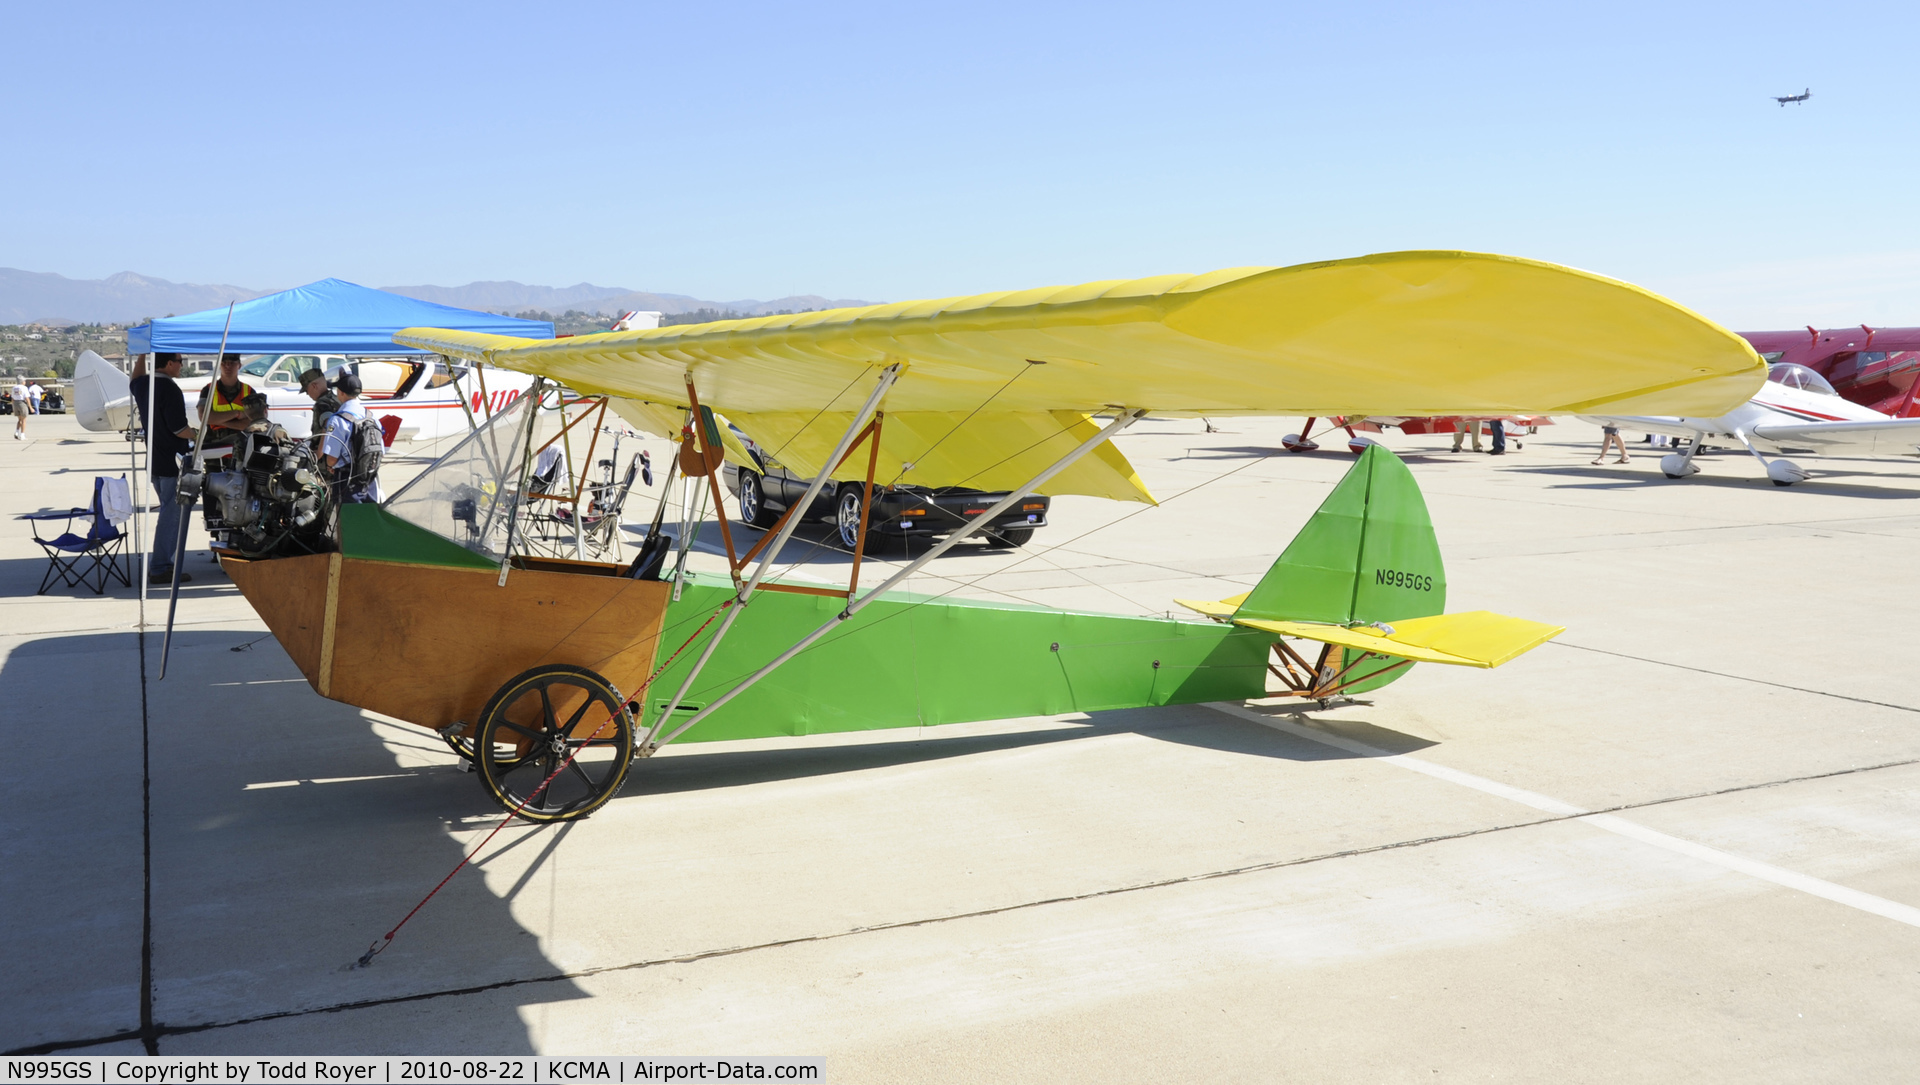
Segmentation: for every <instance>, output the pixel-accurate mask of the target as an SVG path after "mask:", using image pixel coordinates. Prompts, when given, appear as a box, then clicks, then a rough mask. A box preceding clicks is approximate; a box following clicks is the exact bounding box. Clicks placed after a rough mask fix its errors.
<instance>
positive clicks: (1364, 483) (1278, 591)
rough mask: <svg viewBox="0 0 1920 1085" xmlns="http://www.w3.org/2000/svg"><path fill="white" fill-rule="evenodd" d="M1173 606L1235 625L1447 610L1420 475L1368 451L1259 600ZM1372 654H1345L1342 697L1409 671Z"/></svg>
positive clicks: (1335, 621) (1349, 621)
mask: <svg viewBox="0 0 1920 1085" xmlns="http://www.w3.org/2000/svg"><path fill="white" fill-rule="evenodd" d="M1176 601H1177V602H1179V603H1181V604H1182V605H1184V606H1186V607H1188V608H1190V609H1193V610H1198V611H1200V612H1201V613H1203V614H1207V615H1208V616H1210V617H1215V618H1221V619H1224V620H1228V621H1233V622H1236V623H1255V622H1282V623H1290V622H1306V623H1312V624H1314V625H1319V626H1327V627H1347V626H1352V625H1355V624H1356V623H1374V622H1380V623H1384V622H1395V621H1401V620H1404V619H1408V618H1426V617H1431V616H1434V615H1437V614H1440V613H1441V612H1442V611H1444V610H1446V606H1447V572H1446V567H1445V564H1444V563H1443V562H1442V561H1441V559H1440V543H1439V541H1438V540H1437V539H1435V538H1434V534H1433V521H1432V520H1431V519H1429V518H1428V516H1427V501H1426V498H1425V497H1423V496H1421V493H1420V485H1419V483H1417V482H1415V481H1414V479H1413V472H1411V471H1409V470H1407V465H1406V464H1404V463H1402V462H1401V461H1400V458H1399V457H1398V456H1395V455H1394V454H1393V453H1392V452H1389V451H1388V450H1387V449H1386V448H1385V447H1383V446H1381V445H1371V446H1369V447H1368V448H1367V449H1366V451H1364V452H1362V453H1361V454H1360V459H1359V460H1357V461H1356V462H1355V463H1354V465H1353V466H1352V467H1351V468H1349V469H1348V470H1347V475H1346V477H1345V478H1343V479H1341V480H1340V484H1339V485H1337V486H1335V487H1334V488H1333V492H1332V493H1330V494H1328V495H1327V497H1326V500H1324V501H1322V502H1321V503H1320V507H1319V508H1318V509H1316V510H1314V514H1313V516H1312V517H1311V518H1310V519H1308V520H1307V523H1306V526H1305V527H1302V528H1301V529H1300V533H1299V534H1297V535H1295V536H1294V537H1293V541H1292V542H1291V543H1288V544H1287V548H1286V549H1285V550H1284V551H1282V552H1281V554H1280V557H1279V558H1278V559H1277V560H1276V561H1274V563H1273V566H1272V567H1271V568H1269V569H1268V570H1267V575H1265V576H1263V577H1261V578H1260V582H1259V583H1258V584H1255V585H1254V586H1253V590H1252V591H1249V592H1247V593H1246V594H1244V595H1239V596H1234V597H1233V598H1230V599H1222V600H1220V601H1219V602H1217V603H1211V602H1209V603H1199V602H1193V601H1189V600H1185V599H1181V600H1176ZM1255 627H1256V628H1258V626H1255ZM1365 651H1366V650H1365V649H1363V648H1357V647H1351V646H1343V647H1342V655H1341V660H1340V664H1339V666H1340V667H1341V669H1342V670H1347V677H1348V678H1351V679H1353V680H1354V681H1353V682H1352V683H1351V684H1349V685H1348V686H1346V687H1345V690H1344V692H1347V693H1364V692H1366V691H1368V690H1372V689H1378V688H1379V687H1381V686H1384V685H1386V684H1388V683H1389V682H1393V681H1395V680H1396V679H1398V678H1400V677H1401V676H1402V675H1404V674H1406V673H1407V671H1408V670H1409V669H1410V668H1408V667H1406V666H1402V665H1399V660H1397V659H1390V658H1382V657H1380V656H1377V655H1376V656H1374V657H1372V658H1368V659H1362V657H1363V655H1364V654H1365ZM1348 668H1351V670H1348ZM1374 672H1385V673H1383V674H1380V675H1379V676H1378V677H1370V676H1371V675H1373V674H1374Z"/></svg>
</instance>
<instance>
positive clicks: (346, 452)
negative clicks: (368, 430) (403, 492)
mask: <svg viewBox="0 0 1920 1085" xmlns="http://www.w3.org/2000/svg"><path fill="white" fill-rule="evenodd" d="M333 390H334V391H335V392H336V393H338V394H339V396H340V408H339V409H338V410H336V411H334V412H333V413H332V414H330V415H328V416H327V432H326V436H325V437H323V438H322V439H321V443H320V455H321V457H322V458H324V459H325V460H326V461H327V468H328V470H329V471H331V472H332V475H333V485H334V495H335V497H336V498H337V499H338V500H339V501H341V502H342V503H345V504H355V503H359V502H364V501H379V500H380V484H379V480H378V479H369V480H368V482H367V485H366V488H365V489H362V490H349V489H348V488H347V479H348V478H349V477H350V476H351V474H352V472H353V430H354V427H355V426H358V425H359V424H360V423H361V421H362V420H364V419H365V418H366V417H367V408H366V407H365V406H364V405H362V404H361V402H360V378H359V377H357V376H355V375H354V373H353V371H352V370H350V369H347V370H341V372H340V375H339V376H337V377H335V378H334V379H333Z"/></svg>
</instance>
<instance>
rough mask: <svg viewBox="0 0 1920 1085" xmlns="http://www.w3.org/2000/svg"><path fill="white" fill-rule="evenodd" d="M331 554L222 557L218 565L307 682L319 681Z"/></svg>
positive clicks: (316, 684)
mask: <svg viewBox="0 0 1920 1085" xmlns="http://www.w3.org/2000/svg"><path fill="white" fill-rule="evenodd" d="M332 559H333V555H331V554H309V555H306V556H304V557H297V558H280V559H278V560H276V561H247V560H245V559H242V558H236V557H229V556H223V557H222V558H221V560H220V566H221V568H222V569H224V570H226V573H227V576H228V577H230V578H231V579H232V580H233V583H234V585H235V586H236V587H238V588H239V589H240V594H242V595H244V596H246V597H247V602H249V603H252V604H253V609H254V610H255V611H257V612H258V613H259V615H260V618H261V620H262V621H265V622H266V623H267V628H268V629H270V630H272V631H273V638H274V639H275V640H277V641H279V642H280V647H282V648H284V649H286V651H287V655H288V657H290V658H291V659H292V660H293V665H294V666H296V667H298V668H300V673H301V674H303V675H305V676H306V679H307V684H308V685H311V686H313V687H314V688H315V689H318V688H319V686H320V652H321V648H322V645H323V642H324V640H325V635H326V628H325V627H326V619H327V568H328V564H329V563H330V562H331V561H332Z"/></svg>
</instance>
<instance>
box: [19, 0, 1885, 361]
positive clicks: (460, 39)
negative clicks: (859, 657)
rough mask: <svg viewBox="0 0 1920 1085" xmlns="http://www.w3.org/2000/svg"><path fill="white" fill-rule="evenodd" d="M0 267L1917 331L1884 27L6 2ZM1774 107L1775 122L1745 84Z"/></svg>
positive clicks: (1523, 17) (270, 283) (1671, 14)
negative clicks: (1114, 296)
mask: <svg viewBox="0 0 1920 1085" xmlns="http://www.w3.org/2000/svg"><path fill="white" fill-rule="evenodd" d="M8 24H9V31H10V37H13V38H14V39H15V40H16V41H19V42H32V43H34V47H33V48H30V49H16V50H12V51H11V53H12V63H11V64H10V66H9V67H8V68H7V69H5V70H4V72H0V100H4V103H5V107H6V108H5V110H4V114H0V115H3V116H4V117H5V123H6V128H7V132H6V136H7V140H8V143H9V144H10V145H12V146H14V147H19V148H27V149H30V150H28V151H27V153H25V154H24V155H15V156H9V158H10V159H11V161H10V162H9V163H8V164H7V165H6V167H5V168H4V170H0V265H5V266H12V267H20V268H26V269H29V270H35V271H56V272H59V273H61V274H63V275H68V276H71V277H75V278H99V277H102V276H105V275H108V274H111V273H113V272H116V271H120V270H135V271H139V272H142V273H145V274H150V275H156V276H160V277H162V278H168V279H173V280H176V281H190V282H230V283H237V284H240V285H245V286H253V287H259V288H267V287H282V286H291V285H294V284H297V283H301V282H307V281H310V280H313V279H318V278H321V277H324V276H327V275H337V276H339V277H341V278H345V279H350V280H354V281H357V282H362V283H367V284H370V285H387V284H414V283H437V284H442V285H455V284H459V283H464V282H468V281H472V280H476V279H516V280H519V281H521V282H528V283H543V284H548V285H567V284H571V283H575V282H580V281H588V282H594V283H599V284H603V285H619V286H626V287H631V288H635V289H646V290H660V291H670V292H675V293H684V294H693V295H697V296H700V297H706V298H716V299H735V298H746V297H757V298H768V297H777V296H782V295H786V294H794V293H812V294H822V295H826V296H829V297H850V298H866V299H874V300H898V299H903V298H914V297H936V296H942V295H948V294H963V293H973V292H978V291H985V290H998V289H1013V288H1024V287H1029V286H1039V285H1045V284H1052V283H1070V282H1078V281H1083V280H1089V279H1103V278H1119V277H1127V276H1135V275H1147V274H1159V273H1164V272H1172V271H1204V270H1208V269H1212V268H1216V267H1228V266H1237V265H1247V264H1289V263H1297V262H1302V261H1307V260H1316V259H1325V258H1331V257H1341V256H1351V255H1357V254H1360V253H1365V252H1377V251H1383V250H1391V249H1407V248H1463V249H1477V250H1486V251H1495V252H1508V253H1514V254H1518V255H1524V256H1530V257H1534V258H1538V259H1543V260H1552V261H1556V262H1560V263H1566V264H1572V265H1575V266H1578V267H1584V268H1588V269H1591V270H1594V271H1599V272H1602V273H1604V274H1609V275H1614V276H1617V277H1620V278H1624V279H1628V280H1631V281H1635V282H1639V283H1641V284H1643V285H1646V286H1648V287H1650V288H1653V289H1656V290H1660V291H1662V292H1664V293H1667V294H1669V295H1670V296H1672V297H1674V298H1676V300H1679V301H1681V302H1683V303H1686V304H1690V305H1693V306H1694V307H1695V308H1698V309H1700V310H1701V311H1703V312H1705V313H1706V314H1707V315H1709V316H1712V317H1715V318H1717V319H1720V320H1722V321H1725V322H1727V323H1729V324H1733V325H1735V326H1738V327H1747V328H1756V327H1769V326H1777V327H1791V326H1796V325H1799V324H1803V323H1807V322H1814V323H1822V324H1830V323H1853V322H1857V321H1861V320H1866V321H1869V322H1879V323H1904V324H1920V201H1916V199H1915V198H1914V197H1915V188H1916V186H1915V184H1914V181H1913V178H1914V177H1915V176H1916V172H1915V170H1916V166H1920V140H1917V139H1916V138H1915V136H1916V132H1915V128H1916V117H1920V79H1916V78H1915V77H1914V76H1913V75H1912V74H1911V73H1910V71H1909V70H1908V69H1909V68H1910V67H1911V56H1910V55H1909V54H1910V53H1911V50H1910V49H1909V48H1908V43H1910V42H1912V41H1913V40H1915V38H1916V36H1917V35H1916V31H1917V30H1920V6H1916V5H1911V4H1908V5H1892V4H1869V5H1861V4H1851V5H1850V4H1832V3H1826V4H1811V3H1794V4H1770V3H1743V4H1737V5H1735V4H1727V5H1684V4H1681V5H1673V4H1664V3H1662V4H1644V5H1636V4H1620V3H1614V4H1606V5H1592V6H1588V7H1579V8H1575V7H1570V6H1557V5H1537V4H1510V5H1503V4H1474V5H1458V6H1450V7H1438V6H1415V5H1394V4H1325V5H1311V6H1308V5H1287V4H1260V5H1234V4H1208V3H1192V2H1189V3H1182V4H1157V5H1132V4H1118V3H1115V4H1103V5H1085V6H1065V5H1044V4H1004V5H1003V4H991V3H973V4H968V5H964V6H940V5H919V6H914V5H878V4H875V5H859V4H815V5H721V4H715V5H686V4H679V5H673V6H670V7H653V6H649V5H644V4H610V5H601V4H560V3H556V4H549V5H541V6H534V5H526V6H519V5H493V4H485V3H463V4H435V5H427V4H406V3H386V4H375V5H360V4H353V3H334V4H328V5H300V6H295V5H277V4H245V5H242V4H235V5H127V6H112V5H101V4H91V5H81V4H70V5H58V4H48V5H34V6H33V7H32V8H31V9H27V8H26V7H25V6H23V7H22V8H16V9H14V10H13V11H12V12H11V13H10V15H9V17H8ZM1806 86H1811V87H1812V88H1813V92H1814V97H1813V99H1812V100H1811V101H1810V102H1807V103H1806V104H1804V105H1799V106H1787V107H1786V108H1784V109H1783V108H1779V107H1777V106H1775V105H1774V103H1773V102H1772V101H1771V100H1770V99H1769V96H1770V95H1776V94H1792V93H1798V92H1799V91H1800V90H1801V88H1802V87H1806Z"/></svg>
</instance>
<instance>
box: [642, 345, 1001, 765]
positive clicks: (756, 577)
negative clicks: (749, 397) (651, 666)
mask: <svg viewBox="0 0 1920 1085" xmlns="http://www.w3.org/2000/svg"><path fill="white" fill-rule="evenodd" d="M900 368H901V367H900V366H899V365H898V364H895V365H890V366H888V367H887V368H886V369H884V370H882V371H881V373H880V380H879V382H878V383H877V384H875V385H874V386H873V393H872V394H871V395H869V396H867V401H866V402H865V403H863V404H861V405H860V409H859V410H858V411H855V412H854V415H853V421H852V422H850V423H848V424H847V432H845V433H843V434H841V435H840V443H839V444H837V445H835V446H834V448H833V454H832V455H830V456H828V457H827V458H826V460H825V461H823V462H822V464H821V466H820V473H819V474H818V475H815V476H814V478H813V482H812V483H811V484H809V485H808V486H807V492H806V495H805V496H803V497H802V498H800V500H799V501H798V502H797V503H795V504H791V505H789V506H788V508H787V516H786V518H785V521H784V522H783V523H782V524H781V526H780V531H779V532H778V534H776V535H775V536H774V539H773V541H772V542H771V543H768V544H767V551H766V553H765V554H763V555H761V558H760V564H758V565H756V566H754V569H753V576H752V578H750V579H749V580H748V581H747V583H746V586H745V587H742V588H741V589H740V590H739V594H738V595H736V596H735V598H736V599H737V600H739V602H740V604H741V605H740V606H737V607H730V608H728V610H727V617H726V620H725V621H723V622H721V623H720V628H719V629H716V630H714V633H713V639H712V640H709V641H708V642H707V647H706V649H705V650H704V651H702V652H701V653H700V658H699V659H697V660H694V663H693V669H692V670H689V671H688V672H687V677H686V680H685V681H683V682H681V683H680V692H678V693H676V694H674V695H673V700H672V701H669V702H668V703H667V708H666V710H665V711H663V712H661V713H660V718H659V719H657V720H655V721H653V728H652V729H651V730H649V731H648V732H647V739H646V741H645V742H642V743H641V744H640V747H639V754H640V756H642V757H645V756H647V755H649V754H651V753H653V751H654V750H656V749H658V748H659V747H660V746H662V745H665V744H666V743H668V742H671V741H673V739H674V736H675V735H678V734H679V733H680V731H685V730H686V729H687V728H688V727H692V726H693V725H694V724H695V723H697V722H699V721H700V720H701V719H703V718H704V717H705V716H706V715H707V714H708V713H709V712H711V711H712V710H713V709H714V708H718V707H719V706H720V705H721V704H723V703H725V702H726V701H727V700H728V699H730V698H731V697H732V696H733V693H738V692H740V690H743V689H745V688H747V687H748V686H750V685H752V684H754V683H755V682H758V681H759V680H760V678H761V675H763V674H765V673H766V671H770V670H772V669H773V668H772V667H767V668H765V669H764V670H763V671H762V672H761V674H755V675H753V676H751V677H749V678H748V679H747V680H746V681H745V682H743V683H741V684H740V685H739V686H737V687H735V689H734V691H733V693H729V694H727V696H726V697H722V698H721V699H720V700H719V701H715V702H714V703H713V704H712V705H710V706H709V707H707V708H705V709H702V710H701V711H700V712H699V713H698V714H696V715H695V716H694V717H693V719H690V720H688V721H687V722H686V724H685V726H682V727H681V728H680V729H679V730H678V731H675V732H674V733H673V734H672V735H668V736H667V737H666V738H665V739H664V740H662V741H661V742H660V743H658V744H656V743H655V742H654V739H655V738H657V737H658V736H659V734H660V728H662V727H664V726H666V722H667V720H668V719H670V718H671V717H672V716H673V713H674V712H675V710H677V709H678V708H679V707H680V702H681V701H682V700H685V699H686V696H687V691H689V690H691V689H692V688H693V682H694V679H696V678H699V677H700V671H701V670H702V669H703V668H705V667H706V665H707V660H709V659H712V658H713V652H714V649H716V648H718V647H720V641H721V639H722V638H723V637H725V636H726V635H727V630H729V629H732V628H733V620H734V619H735V618H738V617H739V616H740V612H741V611H742V610H745V609H746V604H747V603H748V602H749V601H751V599H752V596H753V592H754V589H756V588H758V587H759V586H760V580H761V578H763V577H765V576H766V575H767V569H768V568H770V567H771V566H772V565H773V559H774V558H775V557H778V556H779V554H780V551H781V550H782V549H784V548H785V547H786V545H787V540H788V539H790V538H792V537H793V530H794V529H795V528H797V527H799V526H800V521H801V519H802V517H801V516H800V515H798V514H796V513H795V512H794V510H795V509H810V508H812V507H813V500H814V498H816V497H819V496H820V490H821V489H822V488H823V487H824V486H826V484H827V478H828V477H829V476H831V475H832V474H833V472H834V469H835V468H837V467H839V466H840V461H841V460H844V459H845V458H846V456H847V451H848V450H849V449H851V448H852V447H853V443H854V442H855V441H857V440H859V439H860V436H861V435H862V434H863V433H864V432H865V431H866V425H867V421H868V419H870V418H872V417H873V413H874V412H875V411H876V410H878V409H879V407H880V401H881V400H883V399H885V398H886V395H887V390H888V389H890V388H892V387H893V382H894V381H895V380H896V379H897V378H898V377H899V376H900ZM694 421H695V424H696V425H697V424H698V423H699V418H698V416H697V414H696V416H695V419H694ZM999 511H1000V510H999V509H995V510H994V512H995V513H996V514H997V513H998V512H999ZM962 534H965V532H964V531H963V532H962ZM761 541H762V542H766V540H765V539H764V538H763V539H762V540H761ZM733 575H734V577H735V580H736V582H737V581H738V578H739V575H740V574H739V572H738V571H737V570H736V571H735V572H734V574H733ZM780 662H785V659H782V660H781V661H780Z"/></svg>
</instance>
